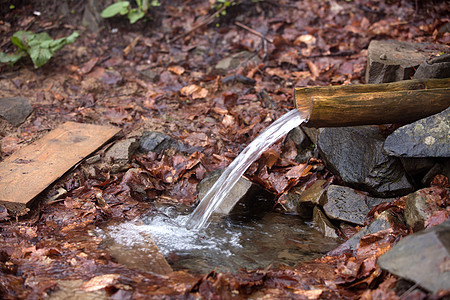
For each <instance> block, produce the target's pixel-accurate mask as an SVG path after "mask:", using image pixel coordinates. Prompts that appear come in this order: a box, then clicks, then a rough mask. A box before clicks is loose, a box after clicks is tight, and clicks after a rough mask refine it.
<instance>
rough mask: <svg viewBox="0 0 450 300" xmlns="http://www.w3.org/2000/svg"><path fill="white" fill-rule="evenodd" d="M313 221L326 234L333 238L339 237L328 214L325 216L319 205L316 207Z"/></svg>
mask: <svg viewBox="0 0 450 300" xmlns="http://www.w3.org/2000/svg"><path fill="white" fill-rule="evenodd" d="M313 221H314V223H315V224H316V226H317V227H318V228H319V230H320V232H322V233H323V235H324V236H326V237H331V238H338V237H339V236H338V235H337V233H336V227H335V226H334V225H333V224H332V223H331V222H330V220H328V218H327V216H325V214H324V213H323V212H322V210H320V208H319V207H318V206H316V207H314V210H313Z"/></svg>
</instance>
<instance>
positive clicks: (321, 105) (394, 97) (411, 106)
mask: <svg viewBox="0 0 450 300" xmlns="http://www.w3.org/2000/svg"><path fill="white" fill-rule="evenodd" d="M294 97H295V105H296V107H297V109H299V110H300V111H301V112H302V113H303V114H304V116H305V117H306V119H307V121H306V123H305V125H306V126H308V127H343V126H356V125H376V124H391V123H410V122H413V121H416V120H419V119H422V118H425V117H428V116H430V115H433V114H436V113H439V112H441V111H443V110H444V109H446V108H447V107H449V106H450V78H445V79H429V80H404V81H398V82H393V83H383V84H360V85H344V86H324V87H305V88H295V93H294Z"/></svg>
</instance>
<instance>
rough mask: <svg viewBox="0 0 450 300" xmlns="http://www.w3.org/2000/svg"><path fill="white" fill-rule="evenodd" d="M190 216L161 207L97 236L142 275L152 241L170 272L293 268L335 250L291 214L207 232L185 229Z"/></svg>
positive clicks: (223, 224) (229, 223) (215, 226)
mask: <svg viewBox="0 0 450 300" xmlns="http://www.w3.org/2000/svg"><path fill="white" fill-rule="evenodd" d="M189 213H190V211H189V210H187V209H184V208H181V207H173V206H169V207H161V208H159V209H158V211H157V212H153V213H152V214H150V215H148V216H146V217H143V218H142V219H141V220H138V221H134V222H127V223H122V224H118V225H116V224H111V225H109V226H107V227H105V228H103V229H99V230H98V232H97V234H98V235H100V236H101V237H102V238H103V240H104V246H105V247H106V249H107V250H111V251H110V253H111V255H112V256H113V257H116V256H117V257H116V258H118V261H119V262H120V263H122V264H125V265H128V266H130V267H135V268H139V269H144V270H145V264H146V263H148V264H150V265H151V264H152V259H153V258H152V256H153V255H154V253H153V252H152V251H153V250H152V249H153V248H152V246H151V243H149V242H148V241H149V238H151V239H152V240H153V241H155V243H156V244H157V246H158V248H159V250H160V252H161V253H162V254H163V255H164V256H165V258H166V260H167V261H168V262H169V264H170V265H171V267H172V268H173V269H174V270H183V269H188V270H189V271H190V272H192V273H208V272H210V271H212V270H214V269H216V270H217V271H221V272H236V271H238V270H239V269H241V268H247V269H256V268H266V267H268V266H270V265H272V266H276V265H289V266H294V265H296V264H298V263H299V262H301V261H305V260H312V259H315V258H317V257H319V256H322V255H323V254H324V253H326V252H328V251H330V250H332V249H334V248H336V247H337V246H338V245H339V241H338V240H335V239H330V238H324V237H323V236H322V234H321V233H319V232H318V231H316V230H314V229H313V228H312V227H311V224H309V223H306V222H304V221H303V220H302V219H300V218H298V217H297V216H293V215H283V214H278V213H272V212H270V213H267V214H266V215H265V216H264V217H263V218H262V219H260V220H249V219H245V218H241V219H230V218H225V219H221V220H214V221H213V222H211V224H210V226H208V227H207V228H202V229H200V230H197V229H191V230H188V229H187V228H186V227H185V226H184V224H185V222H186V220H187V219H188V218H189ZM214 217H215V216H213V218H214ZM148 270H150V271H151V266H149V269H148Z"/></svg>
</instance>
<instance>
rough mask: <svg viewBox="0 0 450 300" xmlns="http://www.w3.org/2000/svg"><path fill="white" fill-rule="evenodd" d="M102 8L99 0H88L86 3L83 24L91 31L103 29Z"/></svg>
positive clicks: (95, 31) (96, 31) (97, 31)
mask: <svg viewBox="0 0 450 300" xmlns="http://www.w3.org/2000/svg"><path fill="white" fill-rule="evenodd" d="M100 13H101V8H100V6H99V3H98V1H95V0H88V1H86V2H85V5H84V12H83V19H82V21H81V24H83V26H85V27H87V28H88V29H89V30H90V31H91V32H94V33H97V34H98V33H99V32H100V29H101V26H100V25H101V23H102V17H101V16H100Z"/></svg>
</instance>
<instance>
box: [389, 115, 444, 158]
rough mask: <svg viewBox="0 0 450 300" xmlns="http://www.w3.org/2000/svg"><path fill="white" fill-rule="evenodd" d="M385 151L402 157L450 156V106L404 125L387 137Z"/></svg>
mask: <svg viewBox="0 0 450 300" xmlns="http://www.w3.org/2000/svg"><path fill="white" fill-rule="evenodd" d="M383 149H384V151H385V153H387V154H388V155H392V156H401V157H450V107H449V108H447V109H446V110H444V111H442V112H440V113H438V114H435V115H433V116H430V117H427V118H424V119H421V120H418V121H416V122H414V123H411V124H408V125H405V126H402V127H400V128H398V129H397V130H395V131H394V132H393V133H392V134H391V135H389V136H388V137H387V138H386V141H385V142H384V146H383Z"/></svg>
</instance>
